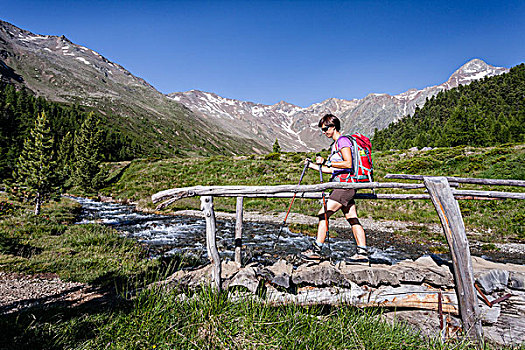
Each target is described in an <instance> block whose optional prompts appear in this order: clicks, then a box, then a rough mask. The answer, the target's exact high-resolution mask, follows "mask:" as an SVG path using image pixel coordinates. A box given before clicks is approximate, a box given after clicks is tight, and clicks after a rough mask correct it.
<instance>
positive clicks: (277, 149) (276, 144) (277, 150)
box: [273, 139, 281, 153]
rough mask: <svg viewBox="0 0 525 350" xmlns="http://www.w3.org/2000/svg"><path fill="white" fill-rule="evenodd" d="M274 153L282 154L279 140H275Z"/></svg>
mask: <svg viewBox="0 0 525 350" xmlns="http://www.w3.org/2000/svg"><path fill="white" fill-rule="evenodd" d="M273 152H274V153H281V146H280V145H279V140H277V139H275V142H274V143H273Z"/></svg>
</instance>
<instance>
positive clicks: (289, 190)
mask: <svg viewBox="0 0 525 350" xmlns="http://www.w3.org/2000/svg"><path fill="white" fill-rule="evenodd" d="M336 188H355V189H377V188H397V189H422V188H425V185H424V184H406V183H397V182H383V183H380V182H367V183H344V182H327V183H324V184H317V185H278V186H194V187H181V188H172V189H169V190H165V191H161V192H158V193H155V194H154V195H153V196H151V199H152V201H153V203H158V202H161V201H164V202H163V203H161V204H159V205H158V206H157V210H159V209H162V208H165V207H167V206H168V205H170V204H172V203H174V202H176V201H178V200H180V199H183V198H187V197H194V196H214V197H273V198H291V197H293V195H294V194H297V197H299V198H311V199H318V198H321V195H322V193H321V192H319V191H325V190H329V189H336ZM452 194H453V195H454V198H456V199H525V193H523V192H501V191H477V190H456V189H453V190H452ZM356 199H416V200H418V199H430V196H429V195H428V194H422V193H410V194H396V193H377V194H374V193H358V194H356Z"/></svg>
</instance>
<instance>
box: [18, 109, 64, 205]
mask: <svg viewBox="0 0 525 350" xmlns="http://www.w3.org/2000/svg"><path fill="white" fill-rule="evenodd" d="M56 170H57V163H56V160H55V152H54V150H53V136H52V134H51V130H50V127H49V123H48V120H47V118H46V114H45V113H44V112H42V113H41V114H39V115H38V116H37V118H36V121H35V127H34V128H33V129H32V130H31V131H30V134H29V137H28V138H26V139H25V141H24V147H23V150H22V153H21V154H20V157H19V158H18V162H17V166H16V170H15V171H16V174H15V178H16V179H17V180H18V182H19V183H20V184H22V185H24V186H26V187H27V189H28V192H29V194H30V196H31V197H34V199H35V215H38V214H39V213H40V207H41V206H42V203H44V202H46V201H47V200H49V199H50V198H51V197H52V196H53V195H55V194H58V193H59V186H60V181H59V178H58V176H57V172H56Z"/></svg>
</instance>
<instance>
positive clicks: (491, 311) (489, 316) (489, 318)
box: [479, 303, 501, 325]
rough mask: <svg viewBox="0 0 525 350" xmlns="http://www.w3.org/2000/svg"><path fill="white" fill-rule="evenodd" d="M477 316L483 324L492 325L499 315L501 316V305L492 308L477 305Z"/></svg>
mask: <svg viewBox="0 0 525 350" xmlns="http://www.w3.org/2000/svg"><path fill="white" fill-rule="evenodd" d="M479 314H480V317H481V321H482V322H483V324H490V325H492V324H494V323H496V322H498V318H499V315H500V314H501V305H499V304H496V305H493V306H492V307H490V306H488V305H486V304H484V303H481V304H480V305H479Z"/></svg>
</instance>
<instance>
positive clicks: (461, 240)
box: [152, 174, 525, 341]
mask: <svg viewBox="0 0 525 350" xmlns="http://www.w3.org/2000/svg"><path fill="white" fill-rule="evenodd" d="M385 178H388V179H403V180H416V181H418V182H419V183H398V182H383V183H379V182H369V183H332V182H329V183H324V184H318V185H279V186H195V187H185V188H174V189H169V190H165V191H162V192H158V193H156V194H154V195H153V196H152V200H153V202H154V203H159V202H161V204H159V206H158V207H157V208H158V209H161V208H164V207H166V206H168V205H170V204H172V203H174V202H175V201H177V200H180V199H182V198H187V197H193V196H200V197H201V210H202V211H203V213H204V216H205V220H206V248H207V252H208V257H209V258H210V261H211V263H212V266H213V269H212V280H213V283H214V285H215V287H216V288H217V289H218V290H221V259H220V256H219V253H218V250H217V244H216V221H215V212H214V209H213V197H237V210H236V218H237V219H236V229H235V262H237V263H238V265H240V264H241V256H242V252H241V246H242V244H241V242H242V221H243V198H244V197H250V198H253V197H266V198H292V197H294V196H295V197H299V198H310V199H320V198H322V193H323V191H325V190H329V189H336V188H345V189H352V188H353V189H372V190H375V189H402V190H412V189H426V193H419V194H413V193H385V194H381V193H357V194H356V197H355V198H356V199H372V200H389V199H404V200H428V199H430V200H431V201H432V203H433V204H434V207H435V209H436V212H437V214H438V216H439V219H440V221H441V224H442V227H443V231H444V234H445V237H446V239H447V242H448V245H449V247H450V253H451V255H452V263H453V274H454V280H455V290H456V295H457V300H458V306H459V313H460V316H461V320H462V322H463V329H464V331H465V333H466V334H468V335H469V337H471V338H472V339H477V340H478V341H481V340H482V338H483V334H482V332H483V331H482V327H481V321H480V317H479V311H478V306H477V302H476V291H475V286H474V277H473V269H472V260H471V256H470V249H469V243H468V239H467V235H466V232H465V225H464V222H463V218H462V215H461V211H460V208H459V205H458V202H457V200H468V199H506V198H510V199H525V193H523V192H499V191H479V190H459V189H457V187H458V186H459V184H475V185H489V186H519V187H525V181H521V180H494V179H476V178H461V177H427V176H422V175H404V174H389V175H387V176H386V177H385Z"/></svg>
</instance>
